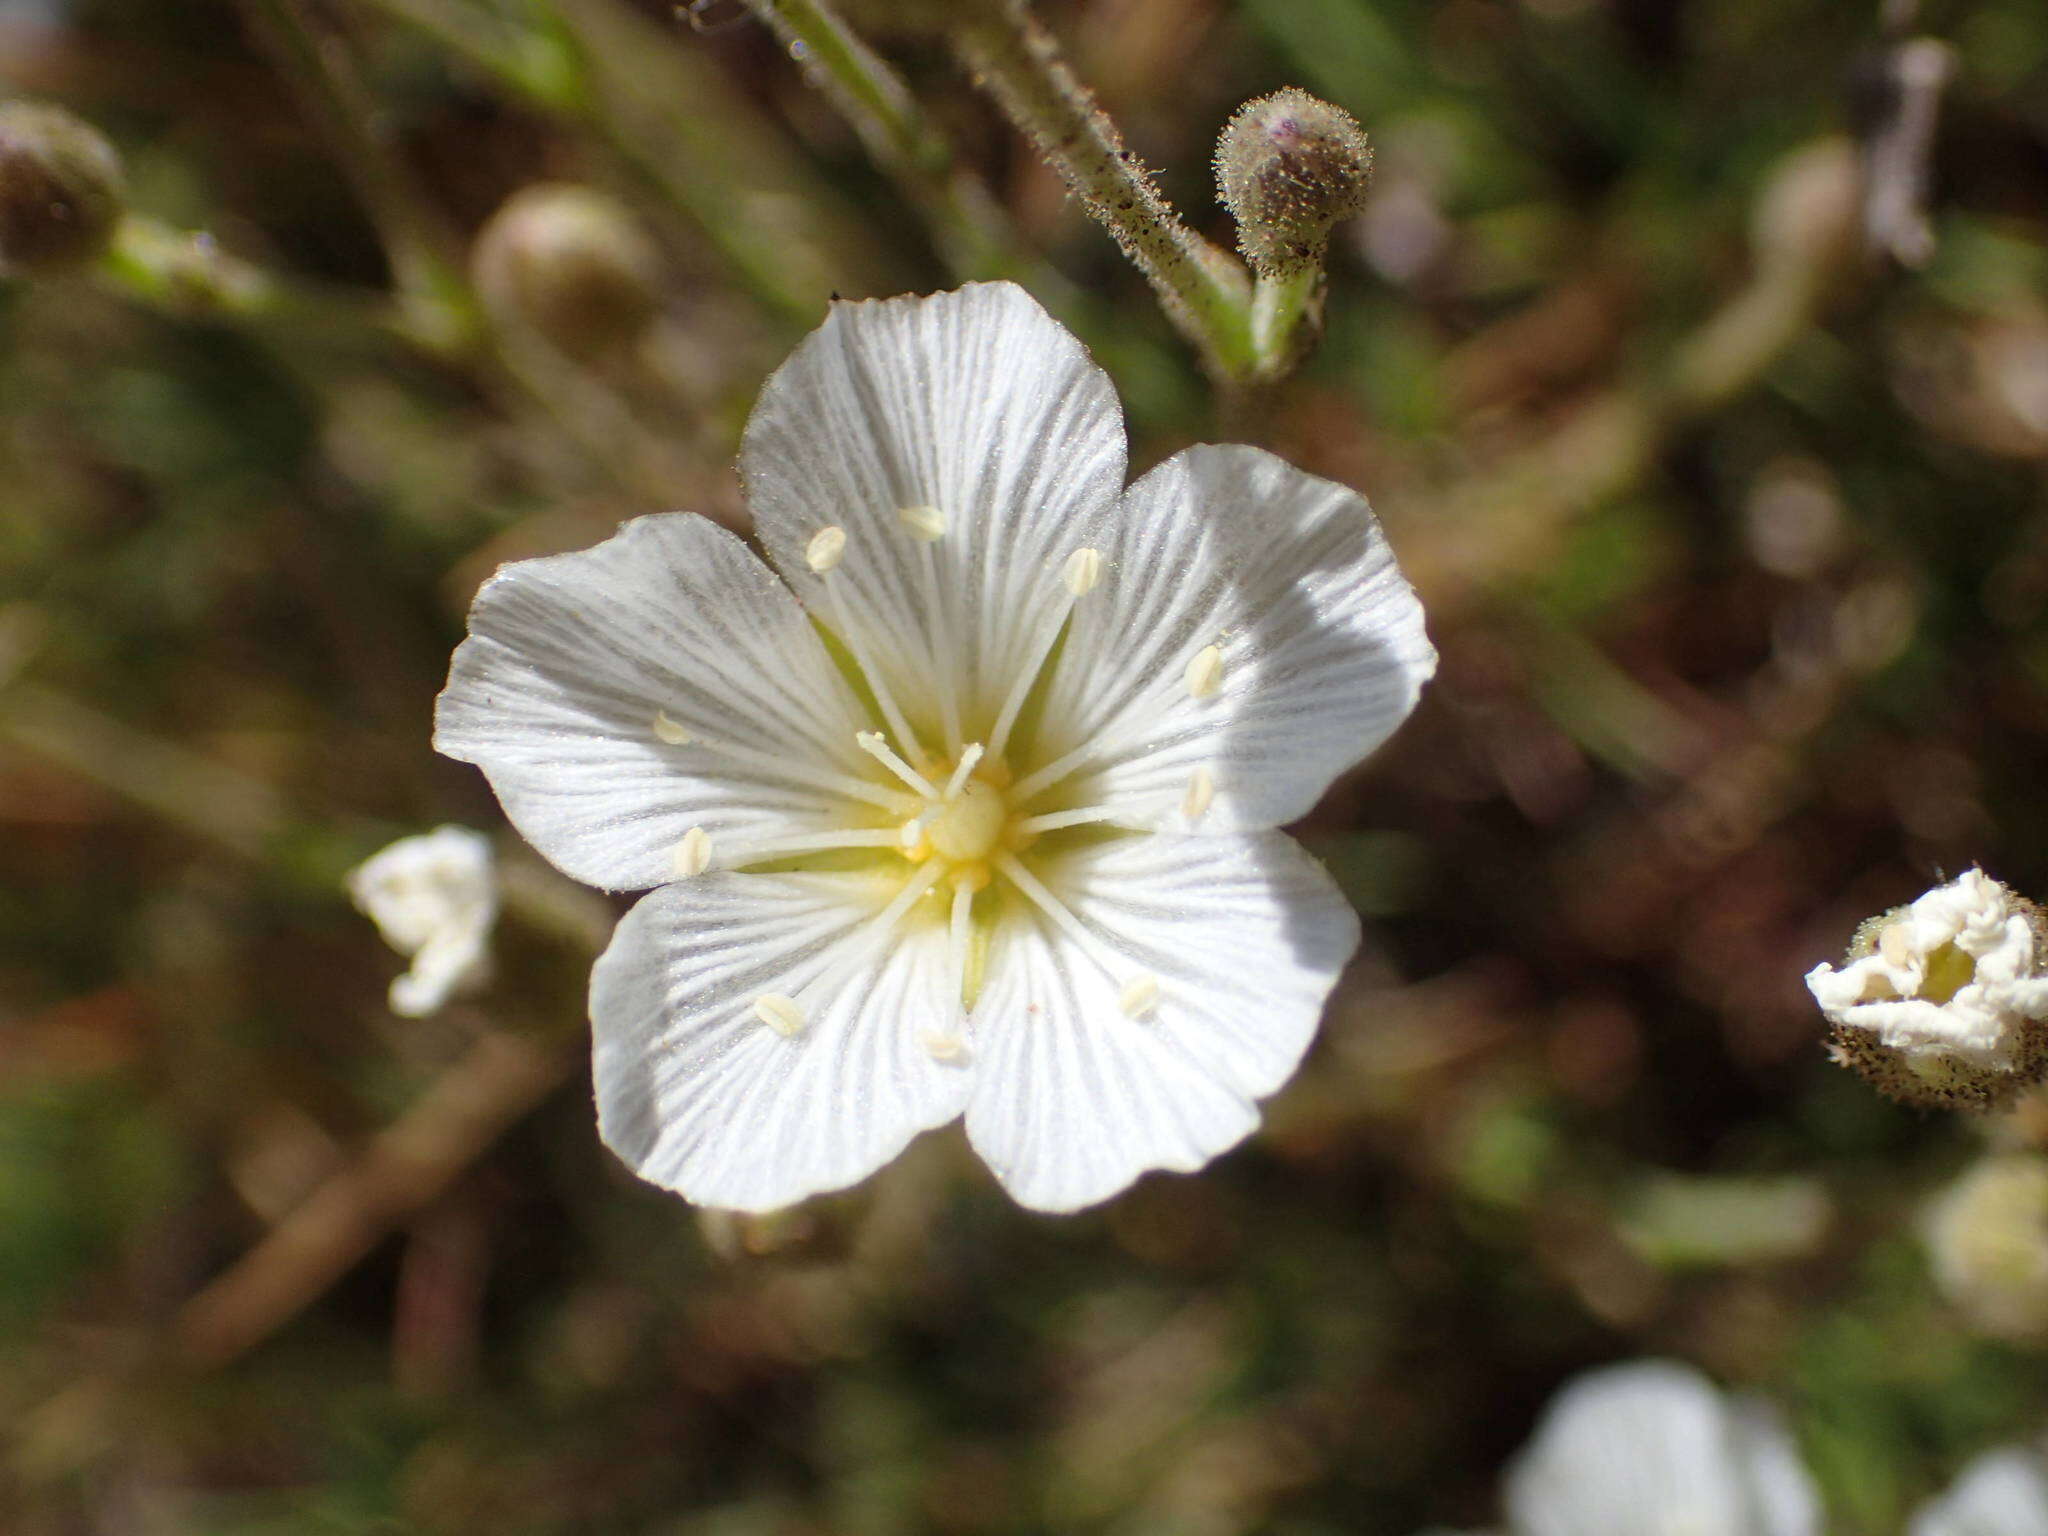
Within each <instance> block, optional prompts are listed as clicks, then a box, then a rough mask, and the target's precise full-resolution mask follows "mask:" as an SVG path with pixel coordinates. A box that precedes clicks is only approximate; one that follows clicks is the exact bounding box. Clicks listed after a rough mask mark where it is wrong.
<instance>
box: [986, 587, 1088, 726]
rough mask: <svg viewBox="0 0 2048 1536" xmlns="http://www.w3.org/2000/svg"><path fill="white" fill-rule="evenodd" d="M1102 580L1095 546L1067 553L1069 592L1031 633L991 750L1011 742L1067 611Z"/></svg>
mask: <svg viewBox="0 0 2048 1536" xmlns="http://www.w3.org/2000/svg"><path fill="white" fill-rule="evenodd" d="M1100 580H1102V556H1101V555H1100V554H1099V553H1097V552H1096V551H1095V550H1092V549H1077V550H1075V551H1074V552H1073V553H1072V554H1071V555H1069V556H1067V563H1066V566H1065V568H1064V569H1063V570H1062V571H1061V572H1060V581H1061V583H1062V584H1063V585H1064V586H1065V587H1066V589H1067V595H1066V597H1065V599H1064V600H1062V601H1061V602H1060V603H1059V605H1058V606H1057V607H1056V608H1055V609H1054V610H1053V612H1051V613H1049V614H1047V615H1046V616H1045V622H1044V624H1042V625H1040V626H1039V630H1038V633H1037V634H1035V635H1033V636H1032V637H1031V653H1030V660H1029V661H1028V662H1027V663H1026V664H1025V665H1024V666H1022V667H1019V668H1018V669H1017V676H1016V677H1015V678H1014V679H1013V680H1012V681H1011V683H1010V692H1009V696H1008V697H1007V698H1005V699H1004V700H1003V707H1002V709H1001V711H1000V712H999V713H998V714H997V715H996V723H995V729H994V730H992V731H990V732H989V733H988V749H989V751H991V752H1000V751H1002V750H1003V747H1004V746H1005V745H1006V744H1007V743H1008V742H1009V739H1010V728H1011V727H1012V726H1014V725H1015V724H1016V723H1017V714H1018V711H1020V710H1021V709H1023V708H1024V701H1025V700H1026V699H1027V698H1029V697H1030V696H1031V688H1032V685H1033V684H1035V683H1036V682H1037V681H1038V674H1039V673H1040V671H1041V670H1043V669H1044V667H1045V658H1046V657H1047V656H1049V655H1051V654H1052V648H1053V645H1054V644H1055V643H1056V642H1057V641H1058V640H1059V637H1060V629H1061V626H1063V625H1064V624H1065V623H1066V622H1067V615H1068V614H1070V613H1072V612H1073V611H1074V602H1075V599H1077V598H1082V597H1086V596H1087V595H1088V594H1089V593H1090V592H1092V591H1094V590H1095V584H1096V583H1097V582H1099V581H1100Z"/></svg>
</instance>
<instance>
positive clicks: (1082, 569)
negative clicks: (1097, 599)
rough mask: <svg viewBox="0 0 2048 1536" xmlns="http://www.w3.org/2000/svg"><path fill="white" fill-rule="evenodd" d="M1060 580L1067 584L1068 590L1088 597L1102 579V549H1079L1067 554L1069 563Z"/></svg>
mask: <svg viewBox="0 0 2048 1536" xmlns="http://www.w3.org/2000/svg"><path fill="white" fill-rule="evenodd" d="M1060 580H1062V581H1064V582H1065V583H1066V584H1067V590H1068V591H1069V592H1071V593H1073V594H1074V596H1076V597H1086V596H1087V595H1088V594H1089V593H1090V592H1093V591H1094V590H1095V584H1096V583H1097V582H1099V581H1100V580H1102V551H1101V550H1099V549H1077V550H1075V551H1074V552H1073V553H1072V554H1071V555H1069V556H1067V563H1066V566H1065V568H1064V569H1062V570H1061V572H1060Z"/></svg>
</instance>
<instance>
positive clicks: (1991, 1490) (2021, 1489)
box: [1906, 1446, 2048, 1536]
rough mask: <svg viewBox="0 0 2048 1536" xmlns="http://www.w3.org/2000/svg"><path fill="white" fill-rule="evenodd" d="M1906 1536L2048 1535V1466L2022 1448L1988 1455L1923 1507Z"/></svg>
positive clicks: (2040, 1458) (2037, 1456) (2007, 1448)
mask: <svg viewBox="0 0 2048 1536" xmlns="http://www.w3.org/2000/svg"><path fill="white" fill-rule="evenodd" d="M1906 1536H2048V1462H2044V1461H2043V1459H2042V1457H2041V1456H2040V1454H2039V1453H2038V1452H2035V1451H2031V1450H2024V1449H2021V1448H2020V1447H2018V1446H2007V1447H2005V1448H2004V1449H2002V1450H1996V1451H1988V1452H1986V1453H1985V1454H1984V1455H1982V1456H1979V1457H1978V1458H1977V1459H1976V1460H1975V1461H1973V1462H1971V1463H1970V1464H1969V1466H1967V1467H1965V1468H1964V1469H1963V1474H1962V1476H1961V1477H1958V1478H1957V1479H1956V1481H1955V1486H1954V1487H1952V1488H1950V1489H1949V1490H1948V1492H1946V1493H1944V1494H1943V1495H1942V1496H1941V1497H1940V1498H1938V1499H1934V1500H1932V1501H1931V1502H1929V1503H1927V1504H1924V1505H1922V1506H1921V1507H1920V1509H1919V1511H1918V1513H1916V1514H1915V1515H1914V1516H1913V1523H1912V1524H1911V1525H1910V1526H1908V1527H1907V1532H1906Z"/></svg>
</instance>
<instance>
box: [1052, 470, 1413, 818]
mask: <svg viewBox="0 0 2048 1536" xmlns="http://www.w3.org/2000/svg"><path fill="white" fill-rule="evenodd" d="M1103 554H1104V556H1105V557H1106V560H1107V563H1108V566H1109V570H1108V572H1107V573H1106V574H1105V576H1104V578H1103V583H1102V587H1103V591H1102V594H1101V595H1102V596H1103V597H1105V598H1107V601H1101V602H1093V601H1091V602H1090V603H1088V604H1084V605H1081V606H1080V607H1078V608H1077V609H1076V611H1075V614H1074V618H1073V622H1072V628H1071V631H1070V633H1069V636H1068V640H1067V645H1066V649H1065V653H1064V654H1063V656H1062V657H1061V659H1060V663H1059V667H1058V670H1057V672H1056V673H1055V675H1054V678H1053V680H1052V683H1051V687H1050V690H1049V693H1048V697H1047V700H1046V704H1045V709H1044V716H1043V719H1044V722H1045V723H1044V738H1043V744H1042V749H1041V755H1042V757H1044V758H1046V759H1053V758H1057V757H1058V756H1060V755H1062V754H1064V753H1066V752H1068V751H1071V750H1074V749H1076V748H1081V747H1089V748H1091V749H1092V750H1091V754H1090V756H1091V760H1092V762H1093V763H1094V764H1097V765H1099V766H1098V767H1094V768H1091V770H1089V771H1088V772H1087V774H1086V776H1084V777H1083V778H1081V779H1080V780H1078V781H1077V782H1076V783H1075V785H1074V786H1073V788H1072V789H1071V790H1070V791H1068V792H1067V793H1068V794H1069V796H1070V797H1071V798H1072V799H1074V800H1076V801H1077V802H1085V803H1091V804H1093V803H1101V804H1107V805H1110V806H1112V807H1114V808H1116V810H1117V812H1118V817H1117V819H1118V820H1119V821H1121V822H1123V823H1124V824H1126V825H1129V826H1139V827H1157V828H1168V829H1173V830H1183V831H1198V832H1234V831H1242V830H1247V829H1257V828H1264V827H1272V826H1277V825H1279V824H1281V823H1283V822H1287V821H1292V820H1293V819H1294V818H1296V817H1298V816H1301V815H1303V814H1305V813H1306V812H1307V811H1308V810H1309V808H1310V807H1311V806H1313V805H1314V804H1315V802H1316V800H1317V798H1318V797H1319V796H1320V795H1321V794H1322V792H1323V791H1324V790H1325V789H1326V788H1328V787H1329V784H1330V781H1331V780H1332V779H1334V778H1335V777H1336V776H1337V775H1338V774H1340V773H1342V772H1343V771H1344V770H1345V769H1346V768H1349V767H1350V766H1351V765H1352V764H1353V763H1356V762H1357V761H1359V759H1361V758H1363V757H1364V756H1365V755H1366V754H1367V753H1369V752H1371V751H1372V750H1373V749H1374V748H1375V747H1377V746H1378V745H1379V744H1380V743H1381V742H1382V741H1384V740H1385V739H1386V738H1387V736H1389V735H1390V734H1391V733H1392V732H1393V730H1394V728H1395V727H1396V726H1397V725H1399V724H1400V723H1401V721H1402V720H1403V719H1405V718H1406V717H1407V714H1408V711H1409V710H1410V709H1412V708H1413V707H1414V704H1415V700H1416V697H1417V695H1418V694H1419V693H1420V692H1421V689H1422V685H1423V683H1424V682H1426V681H1427V680H1428V679H1429V677H1430V674H1431V673H1432V672H1433V671H1434V670H1435V667H1436V652H1435V651H1434V650H1433V649H1432V648H1431V646H1430V643H1429V640H1428V637H1427V636H1426V635H1425V634H1424V632H1423V627H1422V608H1421V605H1420V604H1419V603H1418V602H1417V601H1416V598H1415V593H1414V591H1413V589H1412V588H1410V587H1409V585H1408V583H1407V580H1406V579H1405V578H1404V577H1403V576H1402V575H1401V572H1400V570H1399V569H1398V568H1397V567H1396V566H1395V564H1394V556H1393V553H1392V551H1391V550H1390V549H1389V548H1388V545H1387V541H1386V538H1385V537H1384V536H1383V535H1382V534H1381V532H1380V528H1379V523H1378V522H1377V520H1376V519H1375V518H1374V517H1373V515H1372V511H1371V509H1370V508H1368V507H1367V506H1366V504H1365V501H1364V499H1363V498H1362V497H1360V496H1359V495H1358V494H1357V493H1356V492H1354V491H1351V490H1349V489H1347V488H1346V487H1344V486H1341V485H1337V484H1334V483H1333V482H1331V481H1328V480H1321V479H1318V478H1316V477H1315V476H1313V475H1308V474H1304V473H1303V472H1302V471H1300V470H1298V469H1296V468H1294V467H1293V466H1292V465H1290V464H1288V463H1287V462H1286V461H1284V460H1282V459H1277V458H1275V457H1274V456H1273V455H1271V454H1269V453H1265V452H1262V451H1260V450H1259V449H1256V448H1245V447H1236V446H1231V447H1216V446H1207V445H1205V446H1200V447H1195V448H1190V449H1188V450H1187V451H1186V452H1184V453H1181V454H1177V455H1175V456H1174V457H1173V458H1171V459H1168V460H1167V461H1166V462H1165V463H1164V464H1161V465H1160V466H1159V467H1158V468H1157V469H1155V470H1153V471H1152V472H1151V473H1150V474H1148V475H1146V476H1145V477H1144V478H1143V479H1142V480H1140V481H1138V483H1137V484H1135V485H1133V486H1132V487H1131V488H1130V490H1129V491H1128V492H1127V493H1126V494H1125V496H1124V499H1123V501H1122V503H1120V505H1119V507H1118V509H1117V516H1116V526H1115V530H1114V532H1113V534H1112V535H1110V536H1109V539H1108V542H1107V543H1105V545H1104V546H1103ZM1212 646H1213V647H1215V648H1216V653H1217V654H1216V655H1215V657H1214V658H1213V659H1212V658H1209V657H1207V656H1206V655H1205V653H1206V652H1207V651H1208V649H1209V648H1210V647H1212ZM1216 665H1220V669H1221V671H1220V677H1217V676H1215V674H1214V670H1213V669H1214V666H1216ZM1212 683H1213V690H1212V691H1211V690H1210V688H1209V685H1211V684H1212ZM1204 693H1205V694H1206V696H1197V695H1198V694H1204ZM1197 769H1206V770H1207V771H1208V773H1209V774H1210V777H1211V781H1212V784H1213V791H1214V793H1213V796H1211V797H1208V798H1207V805H1206V807H1205V809H1204V810H1203V813H1202V814H1201V815H1200V816H1199V817H1196V818H1192V819H1190V818H1189V817H1188V816H1187V815H1186V814H1185V812H1184V809H1183V808H1184V807H1185V806H1187V805H1189V804H1190V803H1191V802H1190V800H1189V795H1188V786H1189V784H1190V782H1191V780H1192V778H1193V775H1194V774H1195V772H1196V770H1197ZM1202 799H1203V797H1201V796H1197V797H1196V799H1195V801H1194V802H1193V803H1196V804H1199V803H1201V800H1202Z"/></svg>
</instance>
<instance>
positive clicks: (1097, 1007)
mask: <svg viewBox="0 0 2048 1536" xmlns="http://www.w3.org/2000/svg"><path fill="white" fill-rule="evenodd" d="M1037 873H1038V874H1039V876H1040V878H1041V879H1042V880H1043V881H1044V883H1045V885H1046V886H1047V887H1048V888H1049V889H1050V890H1051V892H1052V893H1053V894H1054V895H1055V896H1056V897H1058V898H1059V899H1060V900H1061V901H1062V902H1063V903H1064V904H1065V908H1066V910H1067V911H1069V912H1070V913H1071V914H1072V915H1073V916H1074V918H1075V919H1076V920H1077V921H1078V922H1079V923H1080V924H1082V925H1083V926H1084V928H1085V929H1086V931H1087V932H1088V934H1090V935H1092V940H1091V941H1089V942H1086V943H1084V942H1083V941H1080V940H1077V939H1076V938H1075V937H1074V936H1073V935H1072V934H1071V933H1069V932H1067V931H1065V930H1064V929H1063V928H1061V927H1060V926H1059V925H1058V924H1056V923H1055V922H1053V921H1052V920H1051V919H1049V918H1048V917H1047V916H1046V914H1045V913H1044V912H1043V911H1041V910H1039V909H1037V908H1036V907H1033V906H1030V905H1028V904H1027V903H1026V902H1025V901H1024V899H1023V898H1022V896H1021V895H1020V894H1019V893H1018V892H1016V891H1014V890H1008V891H1005V892H1004V893H1003V899H1004V901H1005V902H1006V903H1007V904H1008V905H1007V906H1006V909H1005V912H1004V915H1003V917H1002V919H1001V920H1000V921H999V923H998V924H997V927H996V931H995V933H994V935H993V937H992V940H991V943H990V948H989V955H988V961H987V970H986V973H985V977H984V981H983V986H982V991H981V995H980V997H979V999H978V1000H977V1002H976V1005H975V1011H974V1018H973V1022H972V1027H971V1040H972V1048H973V1052H974V1062H975V1066H974V1095H973V1098H972V1099H971V1101H970V1102H969V1104H968V1107H967V1134H968V1137H969V1139H970V1140H971V1141H972V1142H973V1143H974V1147H975V1150H976V1151H978V1152H979V1153H980V1154H981V1155H982V1157H983V1158H984V1159H985V1160H986V1161H987V1162H988V1164H989V1166H990V1167H991V1168H992V1169H994V1170H995V1173H996V1177H997V1178H999V1179H1001V1180H1002V1182H1003V1185H1004V1187H1005V1188H1007V1189H1008V1190H1009V1191H1010V1193H1011V1194H1012V1195H1014V1196H1015V1197H1016V1198H1017V1199H1018V1200H1019V1201H1020V1202H1022V1203H1023V1204H1025V1205H1028V1206H1033V1207H1036V1208H1037V1209H1040V1210H1048V1211H1067V1210H1075V1209H1078V1208H1079V1207H1081V1206H1085V1205H1092V1204H1094V1203H1095V1202H1096V1201H1099V1200H1105V1199H1107V1198H1108V1197H1109V1196H1111V1195H1113V1194H1115V1193H1116V1192H1117V1191H1118V1190H1120V1189H1122V1188H1124V1187H1125V1186H1126V1185H1128V1184H1129V1183H1130V1182H1131V1181H1132V1180H1133V1179H1135V1178H1137V1177H1138V1175H1140V1174H1141V1173H1144V1172H1145V1171H1146V1170H1148V1169H1152V1168H1170V1169H1176V1170H1181V1171H1186V1170H1190V1169H1194V1168H1199V1167H1200V1166H1202V1164H1204V1163H1206V1162H1207V1161H1209V1159H1211V1158H1212V1157H1215V1156H1216V1155H1217V1154H1218V1153H1220V1152H1222V1151H1224V1150H1225V1149H1227V1148H1229V1147H1231V1146H1233V1145H1235V1144H1236V1143H1237V1142H1239V1141H1240V1140H1242V1139H1243V1138H1244V1137H1245V1136H1246V1135H1248V1134H1249V1133H1250V1132H1251V1130H1252V1129H1253V1128H1254V1127H1255V1126H1256V1125H1257V1124H1258V1110H1257V1108H1256V1106H1255V1104H1254V1102H1253V1101H1254V1100H1256V1099H1257V1098H1259V1097H1261V1096H1263V1095H1265V1094H1269V1093H1271V1092H1273V1090H1275V1089H1276V1088H1278V1087H1279V1086H1280V1085H1281V1084H1282V1083H1283V1082H1285V1081H1286V1080H1287V1078H1288V1077H1289V1075H1290V1074H1292V1072H1293V1071H1294V1068H1295V1066H1296V1064H1297V1063H1298V1062H1299V1061H1300V1060H1301V1055H1302V1052H1303V1051H1305V1050H1306V1049H1307V1048H1308V1043H1309V1040H1310V1038H1311V1037H1312V1036H1313V1035H1314V1033H1315V1028H1316V1023H1317V1020H1318V1019H1319V1018H1320V1017H1321V1015H1322V1009H1323V1002H1324V1000H1325V998H1326V997H1327V996H1328V995H1329V991H1330V988H1331V986H1332V985H1333V984H1334V983H1335V981H1336V979H1337V973H1338V971H1339V970H1341V969H1342V967H1343V965H1344V962H1345V961H1346V960H1347V959H1348V958H1349V957H1350V954H1351V951H1352V950H1353V949H1354V948H1355V947H1356V946H1357V943H1358V923H1357V919H1356V918H1355V917H1354V916H1353V914H1352V912H1351V909H1350V908H1349V907H1348V906H1346V905H1345V903H1344V900H1343V898H1342V897H1341V896H1339V895H1338V894H1337V890H1336V888H1335V886H1333V885H1332V884H1331V882H1330V879H1329V877H1328V876H1327V875H1326V874H1324V873H1323V870H1322V868H1321V867H1320V866H1319V865H1318V864H1316V862H1315V861H1314V860H1312V859H1311V858H1309V857H1308V855H1307V854H1305V853H1303V852H1302V851H1301V850H1300V849H1299V848H1298V847H1296V846H1295V845H1294V844H1293V843H1292V842H1291V841H1289V840H1288V839H1287V838H1284V837H1280V836H1278V835H1275V834H1268V835H1265V836H1253V837H1242V838H1176V837H1166V836H1135V837H1124V838H1118V839H1116V840H1114V841H1111V842H1106V843H1100V844H1096V845H1093V846H1088V847H1083V848H1079V849H1075V850H1073V851H1071V852H1069V853H1067V854H1065V855H1064V856H1062V857H1060V858H1058V859H1046V860H1042V861H1041V862H1040V863H1039V865H1038V866H1037ZM1147 978H1149V979H1150V983H1154V984H1156V987H1157V994H1156V1000H1154V1001H1152V1002H1151V1005H1150V1007H1149V1008H1142V1000H1143V999H1145V998H1147V997H1149V996H1150V995H1151V986H1150V984H1148V982H1147ZM1134 1001H1138V1002H1140V1004H1141V1009H1142V1016H1140V1017H1133V1016H1132V1010H1131V1004H1132V1003H1133V1002H1134Z"/></svg>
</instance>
